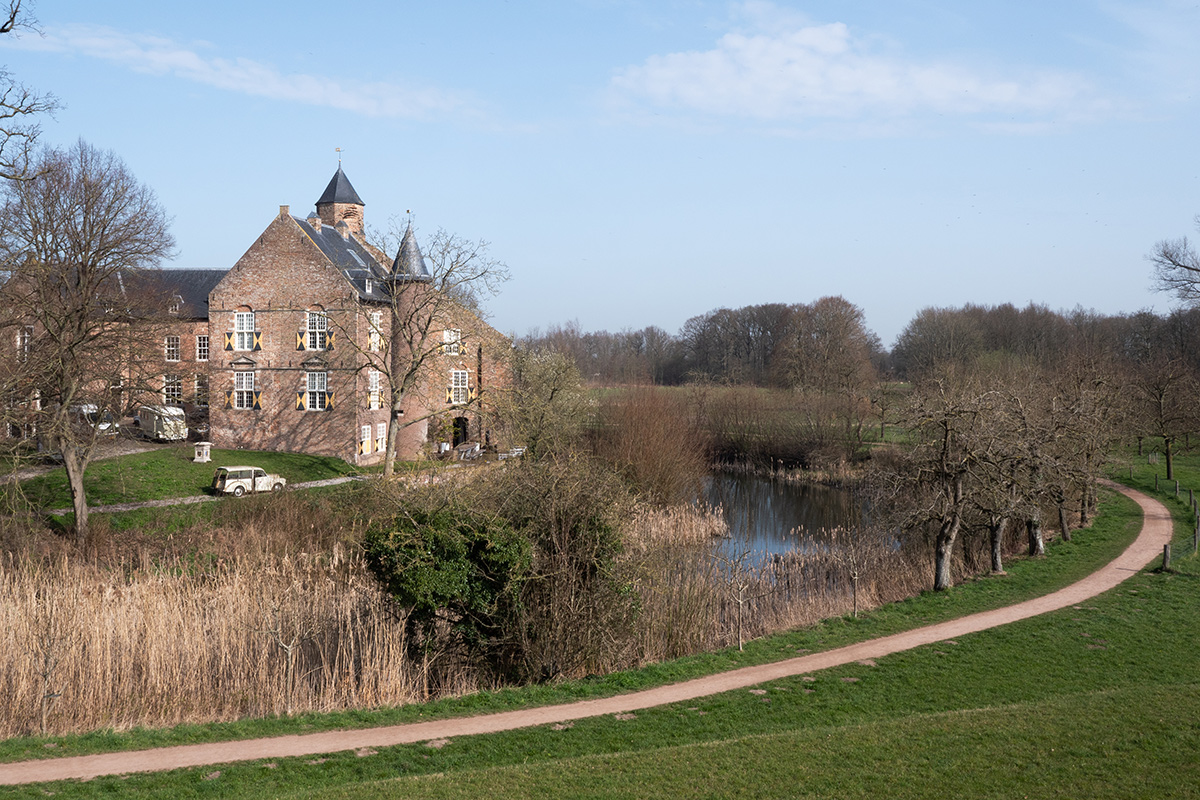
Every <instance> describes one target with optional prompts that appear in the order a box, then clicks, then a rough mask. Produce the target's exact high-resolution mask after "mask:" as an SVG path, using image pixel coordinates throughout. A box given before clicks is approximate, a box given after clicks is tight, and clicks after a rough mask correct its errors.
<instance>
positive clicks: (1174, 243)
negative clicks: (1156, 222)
mask: <svg viewBox="0 0 1200 800" xmlns="http://www.w3.org/2000/svg"><path fill="white" fill-rule="evenodd" d="M1195 223H1196V230H1198V231H1200V214H1198V215H1196V219H1195ZM1146 260H1148V261H1149V262H1150V263H1151V264H1153V265H1154V288H1155V289H1157V290H1159V291H1160V292H1170V293H1171V294H1173V295H1175V296H1176V297H1178V298H1179V299H1180V300H1181V301H1182V302H1184V303H1186V304H1188V305H1195V304H1197V303H1200V254H1197V253H1196V248H1195V247H1194V246H1193V245H1192V243H1191V242H1189V241H1188V239H1187V237H1186V236H1181V237H1180V238H1178V239H1163V240H1162V241H1160V242H1157V243H1156V244H1155V245H1154V250H1153V251H1151V253H1150V255H1148V256H1146Z"/></svg>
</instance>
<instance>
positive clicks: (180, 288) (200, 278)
mask: <svg viewBox="0 0 1200 800" xmlns="http://www.w3.org/2000/svg"><path fill="white" fill-rule="evenodd" d="M227 272H229V270H227V269H172V268H167V269H158V270H144V271H140V272H138V273H137V277H136V281H137V282H139V283H141V285H142V286H144V287H146V288H147V289H148V290H150V291H154V292H160V293H162V295H163V297H164V299H165V301H166V302H168V303H169V302H170V300H171V298H172V297H175V296H178V297H179V298H180V300H182V303H181V304H180V307H179V311H178V312H176V314H175V316H177V317H180V318H181V319H208V293H209V292H211V291H212V290H213V287H215V286H216V285H217V283H218V282H219V281H220V280H221V278H224V277H225V274H226V273H227ZM125 283H126V284H128V283H129V281H128V279H127V280H126V281H125Z"/></svg>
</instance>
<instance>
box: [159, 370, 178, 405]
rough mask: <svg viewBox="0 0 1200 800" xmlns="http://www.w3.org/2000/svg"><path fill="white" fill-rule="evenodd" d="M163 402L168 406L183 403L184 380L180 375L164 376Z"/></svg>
mask: <svg viewBox="0 0 1200 800" xmlns="http://www.w3.org/2000/svg"><path fill="white" fill-rule="evenodd" d="M162 399H163V402H164V403H166V404H168V405H172V404H173V405H181V404H182V403H183V378H181V377H179V376H178V375H163V388H162Z"/></svg>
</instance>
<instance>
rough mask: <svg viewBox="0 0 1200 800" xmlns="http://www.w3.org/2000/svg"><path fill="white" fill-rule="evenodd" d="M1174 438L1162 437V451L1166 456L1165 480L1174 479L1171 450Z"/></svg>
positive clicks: (1173, 459) (1173, 460) (1173, 463)
mask: <svg viewBox="0 0 1200 800" xmlns="http://www.w3.org/2000/svg"><path fill="white" fill-rule="evenodd" d="M1173 442H1174V440H1173V439H1172V438H1171V437H1170V436H1164V437H1163V451H1164V453H1165V455H1166V457H1167V480H1169V481H1172V480H1175V458H1174V455H1173V452H1172V450H1171V444H1172V443H1173Z"/></svg>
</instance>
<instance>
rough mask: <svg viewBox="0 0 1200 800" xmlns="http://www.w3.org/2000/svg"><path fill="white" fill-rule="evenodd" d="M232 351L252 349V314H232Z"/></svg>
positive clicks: (237, 312)
mask: <svg viewBox="0 0 1200 800" xmlns="http://www.w3.org/2000/svg"><path fill="white" fill-rule="evenodd" d="M233 349H234V350H253V349H254V312H253V311H235V312H234V314H233Z"/></svg>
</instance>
